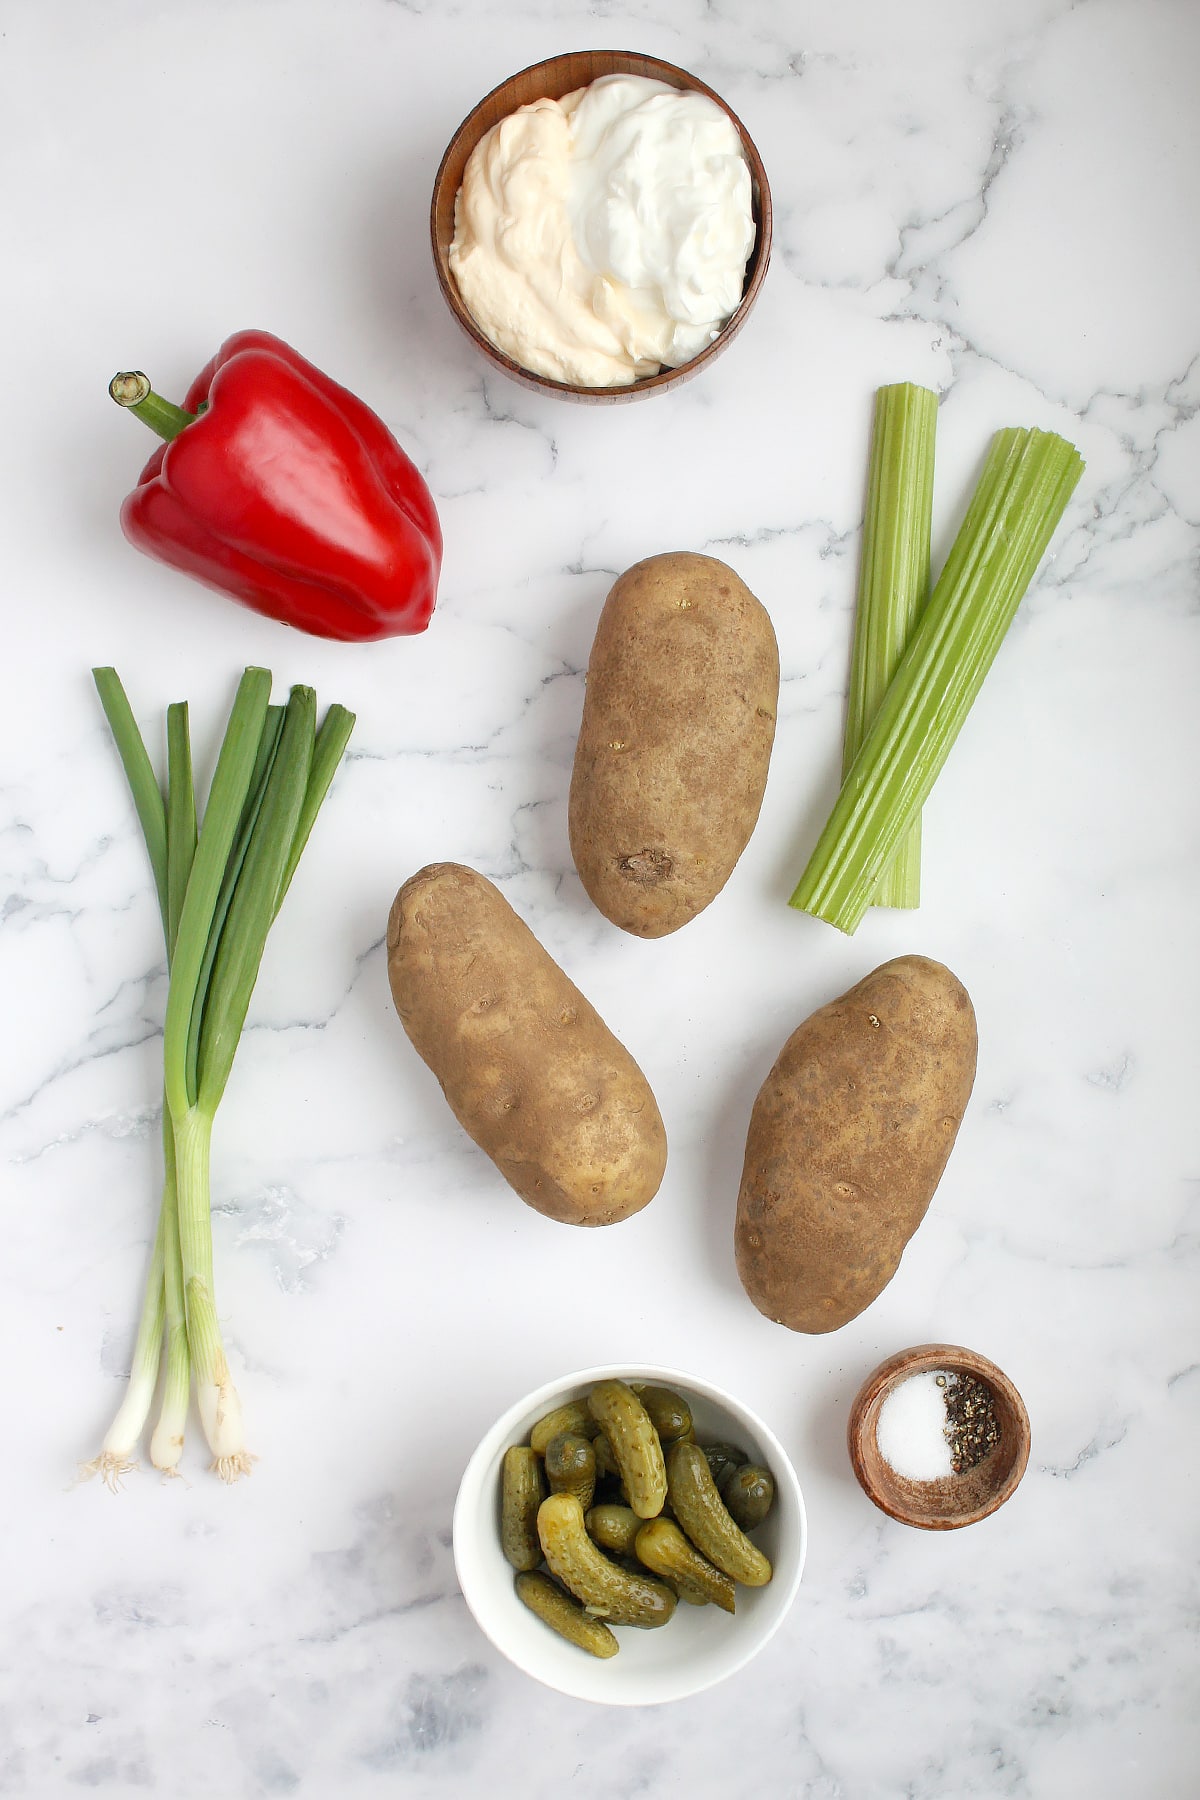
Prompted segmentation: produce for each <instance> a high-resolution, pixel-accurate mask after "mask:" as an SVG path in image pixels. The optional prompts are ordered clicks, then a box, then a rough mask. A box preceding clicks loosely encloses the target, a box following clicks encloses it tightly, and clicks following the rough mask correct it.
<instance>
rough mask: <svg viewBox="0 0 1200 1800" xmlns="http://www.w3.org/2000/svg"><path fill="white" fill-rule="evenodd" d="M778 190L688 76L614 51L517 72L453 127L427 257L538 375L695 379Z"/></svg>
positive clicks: (586, 395)
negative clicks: (771, 187) (431, 246)
mask: <svg viewBox="0 0 1200 1800" xmlns="http://www.w3.org/2000/svg"><path fill="white" fill-rule="evenodd" d="M770 222H771V213H770V194H769V190H768V188H767V182H766V176H765V173H764V172H763V170H762V164H761V161H760V159H759V157H758V153H757V151H756V150H755V149H754V146H753V144H752V143H751V141H750V139H749V137H748V135H747V134H746V132H745V129H744V127H743V126H742V125H741V124H740V122H739V121H738V120H737V119H736V117H735V116H734V115H733V113H732V112H731V111H730V110H729V108H728V107H727V106H726V105H725V103H724V102H723V101H721V100H720V99H719V98H718V97H717V96H716V95H715V94H713V93H712V91H711V90H710V89H708V88H706V87H705V86H704V84H703V83H701V82H698V81H697V80H696V78H695V77H694V76H691V75H688V74H687V73H686V72H685V71H683V70H678V69H675V68H674V67H673V65H671V64H669V63H662V62H660V61H658V60H657V59H655V58H651V57H641V56H633V55H625V54H623V53H620V52H615V51H613V52H586V53H580V54H577V55H572V56H563V57H556V58H554V59H553V60H552V61H551V62H549V63H542V64H539V65H537V67H536V68H534V69H528V70H525V71H523V72H522V74H521V75H519V76H514V77H512V78H511V79H510V81H508V82H505V83H503V84H502V85H501V87H500V88H498V89H496V90H495V92H494V93H493V94H490V95H489V96H488V97H487V99H486V100H485V101H483V102H481V104H480V106H478V107H477V108H476V109H475V111H474V112H473V113H472V114H471V115H470V117H469V118H468V119H467V120H466V121H465V122H464V124H463V125H462V126H461V127H460V129H459V131H458V133H456V135H455V138H454V139H453V141H452V143H451V145H450V148H449V149H448V150H447V152H446V156H445V158H444V159H443V163H442V168H441V170H440V171H439V175H438V181H437V184H436V186H435V192H434V205H433V216H432V227H433V239H434V255H435V261H436V264H437V268H438V275H439V279H440V282H441V285H442V290H443V293H444V294H445V297H446V299H447V301H448V303H449V304H450V306H451V310H452V311H453V312H454V314H455V316H456V317H457V318H458V320H459V323H460V324H461V325H462V326H463V327H464V329H465V330H466V331H467V332H468V334H469V335H470V336H471V337H472V338H473V339H474V341H475V342H476V344H477V345H478V346H479V348H480V349H482V350H483V351H484V353H485V355H487V356H488V357H489V358H490V360H492V361H493V362H494V363H496V364H497V365H498V366H499V367H501V368H503V369H504V371H505V373H507V374H509V375H511V376H513V378H514V379H516V380H519V381H523V382H524V383H525V384H526V385H528V386H533V387H537V388H542V389H546V390H549V391H554V392H558V393H560V394H563V395H565V396H566V397H568V398H574V399H586V400H623V399H633V398H637V397H639V396H640V395H641V394H642V393H645V392H650V391H656V390H657V389H659V388H661V387H665V386H671V385H674V384H675V383H677V382H679V381H681V380H684V379H687V378H688V377H689V376H690V375H692V374H694V373H696V372H697V370H698V369H699V368H700V367H701V366H703V364H704V363H705V362H707V361H708V360H710V359H711V357H712V356H714V355H715V354H717V353H718V352H719V351H720V350H721V349H723V348H724V347H725V345H726V344H727V343H728V342H729V341H730V340H731V339H732V337H733V336H735V335H736V332H737V331H738V330H739V329H740V328H741V325H742V323H743V322H744V320H745V317H746V315H747V313H748V312H749V309H750V306H751V305H752V304H753V301H754V298H755V297H756V295H757V292H758V287H759V285H760V284H761V281H762V279H763V276H764V275H765V273H766V266H767V259H768V256H769V251H770Z"/></svg>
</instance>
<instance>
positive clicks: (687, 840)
mask: <svg viewBox="0 0 1200 1800" xmlns="http://www.w3.org/2000/svg"><path fill="white" fill-rule="evenodd" d="M778 703H779V649H778V646H777V644H776V642H775V632H774V628H773V627H772V624H771V620H770V617H769V615H768V613H767V611H766V609H765V608H764V607H763V606H761V605H760V604H759V602H758V601H757V600H756V599H755V598H754V595H753V594H752V593H751V592H750V590H749V588H748V587H746V585H745V584H744V582H742V581H741V580H740V579H739V578H738V576H736V575H735V574H734V572H733V570H732V569H730V568H728V567H727V566H726V565H725V564H724V563H723V562H718V561H717V559H716V558H715V557H712V556H694V555H691V554H690V553H688V552H686V551H676V552H673V553H671V554H669V555H665V556H651V557H649V558H648V559H647V560H646V561H645V562H640V563H635V565H634V566H633V568H631V569H627V570H626V571H625V573H624V575H622V576H621V577H620V578H619V580H618V581H617V582H616V584H615V586H614V587H613V589H612V591H611V593H610V594H609V596H608V599H607V600H606V601H605V602H604V607H603V610H602V612H601V614H600V622H599V624H598V626H597V628H596V638H595V642H594V644H593V645H592V654H591V657H590V659H589V661H588V672H587V690H586V694H585V698H584V706H583V722H582V725H581V726H580V731H579V743H578V746H577V747H576V751H575V766H574V769H573V772H572V775H571V797H570V806H569V811H568V828H569V831H570V838H571V854H572V856H573V857H574V859H575V867H576V868H577V869H578V870H579V877H580V880H581V881H582V882H583V885H584V887H585V888H586V889H587V891H588V893H589V895H590V896H591V898H592V900H593V901H594V902H595V904H596V905H597V906H598V907H599V909H600V911H601V912H602V913H603V914H604V916H605V918H606V919H611V920H612V922H613V924H614V925H619V926H621V928H622V929H623V930H625V931H630V932H633V933H634V935H635V936H637V937H644V938H656V937H665V936H666V935H667V933H668V932H671V931H678V929H679V927H680V926H681V925H686V924H687V922H688V920H689V919H693V918H695V916H696V914H697V913H698V912H701V911H702V910H703V909H704V907H706V906H707V905H708V904H709V902H710V901H711V900H713V899H715V898H716V896H717V894H719V893H720V891H721V889H722V888H723V887H724V885H725V883H726V882H727V881H728V879H729V877H730V875H731V874H732V873H733V870H734V866H735V864H736V863H737V860H738V858H739V856H740V855H741V854H742V851H743V850H744V849H745V848H746V845H747V844H748V843H749V841H750V834H751V832H752V831H753V830H754V826H755V823H756V822H757V819H758V814H759V809H760V808H761V806H762V799H763V791H764V789H765V788H766V785H767V764H768V762H769V761H770V756H771V745H772V743H773V741H774V737H775V713H776V709H777V707H778Z"/></svg>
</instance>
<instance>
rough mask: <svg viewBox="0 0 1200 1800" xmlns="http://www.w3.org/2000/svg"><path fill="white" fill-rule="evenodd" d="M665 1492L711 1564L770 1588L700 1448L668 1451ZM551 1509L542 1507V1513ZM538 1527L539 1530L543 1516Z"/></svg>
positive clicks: (763, 1561) (762, 1563) (766, 1570)
mask: <svg viewBox="0 0 1200 1800" xmlns="http://www.w3.org/2000/svg"><path fill="white" fill-rule="evenodd" d="M667 1491H668V1492H669V1494H670V1496H671V1505H672V1506H673V1508H674V1509H675V1517H676V1518H677V1519H678V1520H679V1523H680V1524H681V1525H682V1527H683V1529H684V1531H686V1533H687V1535H688V1536H689V1537H690V1538H691V1540H692V1542H693V1544H694V1545H695V1546H696V1548H697V1550H699V1551H700V1553H701V1554H702V1555H703V1556H707V1558H708V1560H709V1562H710V1563H715V1564H716V1566H717V1568H718V1569H721V1570H723V1571H724V1573H725V1574H726V1575H732V1577H733V1579H734V1580H735V1581H740V1582H742V1583H743V1584H744V1585H745V1586H746V1587H765V1586H766V1584H767V1582H768V1581H770V1579H771V1565H770V1563H769V1562H768V1560H767V1558H766V1557H765V1556H764V1555H763V1553H762V1551H761V1550H760V1549H759V1548H758V1546H757V1544H752V1543H751V1542H750V1539H749V1538H748V1537H747V1536H746V1534H745V1532H744V1531H743V1530H742V1528H741V1526H740V1525H738V1524H736V1523H735V1522H734V1520H733V1519H732V1518H731V1517H730V1516H729V1509H728V1508H727V1506H726V1505H725V1502H724V1501H723V1500H722V1498H721V1496H720V1494H719V1492H718V1491H717V1484H716V1482H715V1481H714V1480H713V1478H712V1470H711V1469H710V1468H709V1466H708V1459H707V1457H706V1456H705V1454H704V1452H703V1450H701V1448H700V1446H699V1444H686V1443H680V1444H672V1445H671V1447H670V1449H669V1450H668V1451H667ZM548 1504H549V1502H548V1501H543V1502H542V1510H543V1511H544V1510H545V1508H546V1506H547V1505H548ZM538 1522H539V1530H540V1529H541V1512H539V1514H538ZM544 1547H545V1546H544V1545H543V1548H544Z"/></svg>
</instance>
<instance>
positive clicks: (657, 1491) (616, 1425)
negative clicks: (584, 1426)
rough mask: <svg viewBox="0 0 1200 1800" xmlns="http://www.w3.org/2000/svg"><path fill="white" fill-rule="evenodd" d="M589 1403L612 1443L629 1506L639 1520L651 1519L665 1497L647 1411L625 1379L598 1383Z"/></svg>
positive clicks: (660, 1462) (659, 1455)
mask: <svg viewBox="0 0 1200 1800" xmlns="http://www.w3.org/2000/svg"><path fill="white" fill-rule="evenodd" d="M588 1406H589V1407H590V1408H591V1413H592V1417H593V1418H594V1419H595V1421H596V1423H597V1424H598V1425H599V1427H600V1429H601V1431H602V1432H603V1433H604V1434H605V1436H606V1437H607V1438H608V1441H609V1443H610V1445H611V1446H612V1453H613V1455H614V1457H615V1458H616V1463H617V1469H618V1471H619V1473H620V1476H621V1480H622V1482H623V1483H624V1486H625V1491H626V1493H627V1494H628V1495H629V1504H630V1506H632V1508H633V1510H634V1512H635V1513H636V1514H637V1515H638V1518H639V1519H653V1518H654V1517H655V1516H656V1515H657V1514H658V1513H660V1512H661V1511H662V1506H663V1501H664V1500H665V1499H666V1497H667V1472H666V1468H665V1466H664V1463H663V1448H662V1445H661V1444H660V1443H659V1440H658V1433H657V1431H655V1429H654V1426H653V1425H652V1424H651V1422H650V1415H649V1413H648V1412H647V1411H646V1408H645V1407H644V1406H643V1405H642V1403H641V1401H640V1400H639V1399H638V1397H637V1395H636V1394H635V1393H634V1391H633V1389H632V1388H631V1387H630V1386H629V1385H628V1383H627V1382H624V1381H600V1382H597V1384H596V1386H595V1387H594V1388H593V1389H592V1391H591V1393H590V1394H589V1395H588Z"/></svg>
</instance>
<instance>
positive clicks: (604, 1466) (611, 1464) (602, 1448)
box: [592, 1420, 621, 1481]
mask: <svg viewBox="0 0 1200 1800" xmlns="http://www.w3.org/2000/svg"><path fill="white" fill-rule="evenodd" d="M592 1422H593V1424H594V1423H595V1421H594V1420H593V1421H592ZM592 1454H593V1456H594V1457H595V1458H596V1473H597V1475H614V1476H615V1477H616V1479H617V1480H618V1481H620V1479H621V1471H620V1470H619V1469H618V1468H617V1459H616V1457H615V1456H614V1455H613V1447H612V1445H611V1444H610V1443H609V1441H608V1439H607V1438H606V1437H605V1435H604V1433H603V1432H602V1431H598V1432H597V1433H596V1435H595V1437H594V1438H593V1439H592Z"/></svg>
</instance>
